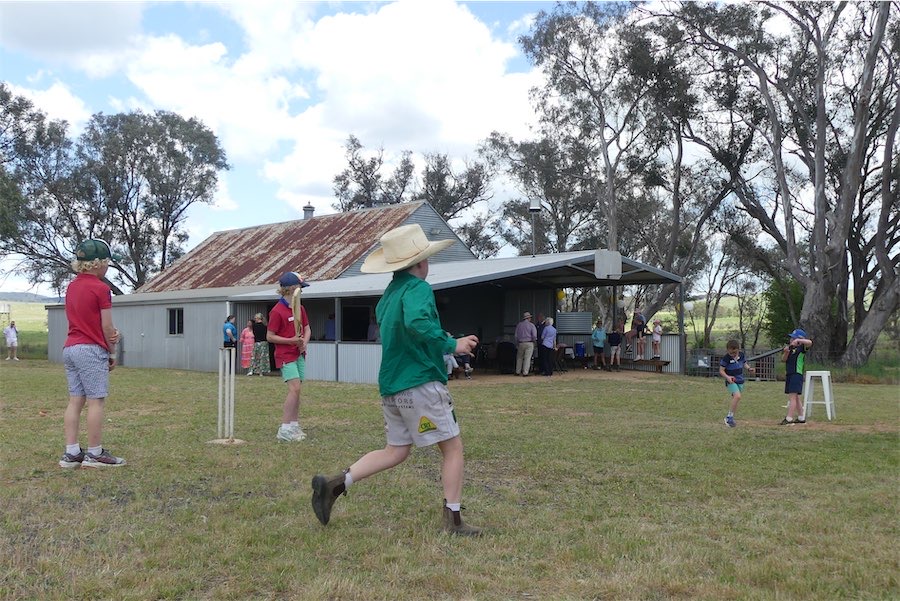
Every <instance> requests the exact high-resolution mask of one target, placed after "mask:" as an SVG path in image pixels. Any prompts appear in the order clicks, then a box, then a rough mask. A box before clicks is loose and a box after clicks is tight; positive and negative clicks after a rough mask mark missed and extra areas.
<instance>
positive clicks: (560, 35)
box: [519, 2, 653, 250]
mask: <svg viewBox="0 0 900 601" xmlns="http://www.w3.org/2000/svg"><path fill="white" fill-rule="evenodd" d="M631 8H632V5H631V4H630V3H619V2H615V3H613V2H611V3H600V2H598V3H594V2H585V3H581V4H575V3H566V4H562V3H560V4H557V6H556V8H555V9H554V10H553V11H552V12H545V11H541V12H540V13H538V15H537V17H536V18H535V22H534V25H533V29H532V32H531V33H530V35H526V36H522V37H521V38H520V39H519V42H520V44H521V46H522V48H523V50H524V52H525V55H526V56H527V57H528V58H529V59H530V60H531V61H532V62H533V63H534V64H535V65H536V66H537V67H539V68H540V69H541V70H542V71H543V73H544V75H545V77H546V85H545V86H544V87H541V88H536V89H534V90H533V91H532V97H533V98H534V101H535V105H536V108H537V110H538V112H539V114H540V116H541V121H542V125H543V127H544V130H545V131H548V130H552V131H556V132H560V134H559V135H561V136H563V137H564V138H566V139H567V140H569V142H570V143H569V146H570V147H572V148H580V149H582V151H581V153H582V154H583V155H584V159H585V165H586V167H587V168H588V170H587V171H586V172H585V173H584V174H583V177H585V178H587V179H588V180H589V183H588V185H586V186H585V188H586V189H587V190H589V191H590V193H591V194H592V195H593V197H594V202H595V204H596V206H597V208H598V209H599V210H600V212H601V213H602V215H603V217H604V221H605V229H606V235H607V239H606V246H607V247H608V248H609V249H610V250H619V236H620V220H619V204H618V189H619V188H620V187H621V186H622V185H624V184H625V183H626V182H627V181H628V180H629V179H630V178H631V177H633V175H634V172H635V171H636V169H635V167H636V166H638V165H641V164H644V163H646V162H647V160H648V158H649V156H652V153H653V149H652V146H649V145H647V144H641V142H642V141H645V139H646V137H647V136H649V135H651V134H652V133H653V129H652V128H651V127H650V121H648V118H647V117H648V113H647V111H646V110H644V109H645V106H646V104H647V102H648V98H649V91H648V90H647V89H646V87H644V86H642V85H640V81H639V80H638V79H635V78H634V77H633V73H632V70H631V69H630V65H629V64H628V62H627V61H626V60H624V57H623V55H622V52H621V50H622V47H623V45H622V40H623V39H625V37H627V33H625V32H626V31H627V28H626V27H625V24H626V20H627V18H628V15H629V13H630V11H631Z"/></svg>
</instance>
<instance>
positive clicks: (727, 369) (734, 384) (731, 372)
mask: <svg viewBox="0 0 900 601" xmlns="http://www.w3.org/2000/svg"><path fill="white" fill-rule="evenodd" d="M725 350H726V351H727V352H726V353H725V356H724V357H722V360H721V361H719V375H720V376H722V377H723V378H725V387H726V388H727V389H728V392H730V393H731V407H730V409H729V411H728V415H726V416H725V425H727V426H728V427H729V428H734V427H735V426H736V425H737V424H735V423H734V412H735V411H737V406H738V403H740V402H741V394H742V393H743V392H744V365H745V364H746V363H747V357H746V356H744V352H743V351H742V350H741V343H740V342H738V341H737V340H729V341H728V344H726V345H725ZM747 369H748V370H749V371H750V373H756V369H755V368H753V367H750V366H749V365H748V366H747ZM720 415H721V414H720Z"/></svg>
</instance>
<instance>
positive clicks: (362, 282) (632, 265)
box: [229, 250, 682, 302]
mask: <svg viewBox="0 0 900 601" xmlns="http://www.w3.org/2000/svg"><path fill="white" fill-rule="evenodd" d="M596 253H597V251H593V250H579V251H572V252H564V253H555V254H549V255H537V256H534V257H532V256H524V257H507V258H496V259H476V260H472V261H452V262H447V263H433V264H431V265H429V268H428V278H427V279H428V283H429V284H431V287H432V288H433V289H434V290H444V289H449V288H458V287H462V286H473V285H478V284H490V285H492V286H498V287H500V288H506V289H534V288H551V289H552V288H579V287H585V288H589V287H594V286H625V285H631V284H678V283H680V282H681V280H682V278H681V276H678V275H676V274H674V273H669V272H667V271H664V270H662V269H657V268H655V267H651V266H649V265H645V264H643V263H640V262H638V261H634V260H632V259H628V258H626V257H622V267H621V271H620V272H619V274H616V275H617V276H619V277H613V278H610V277H603V278H598V277H597V276H596V275H595V274H594V261H595V258H596ZM438 254H440V253H438ZM435 256H437V255H435ZM393 277H394V274H392V273H378V274H370V275H361V276H356V277H348V278H340V279H338V280H331V281H320V282H313V283H312V285H310V287H309V288H304V289H303V297H304V298H309V299H314V298H349V297H360V296H381V295H382V294H383V293H384V290H385V288H387V286H388V284H390V283H391V279H392V278H393ZM274 298H277V294H276V292H275V290H274V289H267V290H256V291H248V292H244V293H235V294H234V295H232V296H230V297H229V299H230V300H232V301H236V302H252V301H258V300H271V299H274Z"/></svg>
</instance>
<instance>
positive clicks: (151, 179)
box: [0, 85, 228, 294]
mask: <svg viewBox="0 0 900 601" xmlns="http://www.w3.org/2000/svg"><path fill="white" fill-rule="evenodd" d="M0 162H2V168H3V172H4V178H3V179H4V180H5V181H6V185H4V186H3V187H2V190H3V196H2V199H0V200H2V203H0V207H2V209H0V231H2V234H3V235H2V236H0V254H2V255H3V256H4V257H18V258H19V259H18V262H17V263H16V267H15V268H14V269H15V271H17V272H18V273H22V274H24V275H26V276H28V277H29V278H30V279H31V281H33V282H46V283H49V284H51V285H53V286H54V287H55V288H56V289H57V290H61V289H62V287H63V285H64V284H65V282H66V281H68V279H70V278H71V277H72V272H71V268H70V265H69V263H70V261H71V258H72V256H73V250H74V248H75V245H76V244H77V243H78V242H79V241H80V240H83V239H85V238H91V237H94V238H103V239H105V240H107V241H109V242H110V244H111V245H112V247H113V249H114V251H115V252H117V253H119V254H121V255H123V256H124V258H123V260H122V261H120V262H114V263H113V265H112V267H111V269H110V271H109V272H108V274H107V279H108V280H109V283H110V285H111V287H112V290H113V292H114V293H116V294H121V293H123V292H125V291H126V290H127V289H130V288H139V287H140V286H141V285H143V284H144V282H146V281H147V279H149V278H150V277H152V276H153V275H154V274H155V273H158V272H159V271H162V270H164V269H165V268H166V266H167V264H168V262H169V259H170V258H171V256H172V253H175V254H176V255H177V254H178V253H180V252H181V248H182V246H183V244H184V241H185V239H186V238H185V236H186V235H185V231H184V222H185V219H186V217H187V210H188V208H189V207H190V206H192V205H194V204H196V203H210V202H212V200H213V195H214V193H215V189H216V185H217V181H218V172H219V171H220V170H222V169H227V168H228V165H227V162H226V160H225V153H224V151H223V150H222V149H221V147H220V146H219V143H218V140H217V139H216V137H215V135H214V134H213V133H212V132H211V131H210V130H209V129H208V128H206V127H205V126H204V125H203V124H202V123H200V122H199V121H196V120H194V119H184V118H182V117H180V116H178V115H176V114H174V113H168V112H164V111H158V112H156V113H152V114H148V113H143V112H133V113H127V114H116V115H103V114H96V115H94V116H93V117H92V118H91V119H90V121H89V122H88V124H87V126H86V128H85V131H84V133H83V134H82V135H81V136H79V138H78V139H77V140H72V139H70V138H69V136H68V125H67V124H66V123H65V122H63V121H53V120H48V119H47V118H46V115H45V114H44V113H43V112H41V111H40V110H38V109H37V108H35V107H34V106H33V105H32V104H31V103H30V102H28V101H24V100H23V99H21V98H17V97H15V96H13V95H12V94H11V93H9V90H8V88H7V87H6V86H4V85H0Z"/></svg>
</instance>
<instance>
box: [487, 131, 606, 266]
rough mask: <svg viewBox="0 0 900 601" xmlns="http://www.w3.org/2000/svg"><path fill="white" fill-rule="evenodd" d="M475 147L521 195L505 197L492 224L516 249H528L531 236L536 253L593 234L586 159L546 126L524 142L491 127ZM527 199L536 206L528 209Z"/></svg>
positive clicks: (573, 245) (575, 244)
mask: <svg viewBox="0 0 900 601" xmlns="http://www.w3.org/2000/svg"><path fill="white" fill-rule="evenodd" d="M480 152H481V154H482V156H484V157H485V158H486V160H488V161H489V162H490V163H491V164H493V165H497V166H498V167H499V168H502V169H504V170H505V171H506V173H507V174H508V176H509V177H510V178H511V180H512V182H513V184H514V185H515V186H516V188H517V189H518V190H519V192H521V193H522V194H523V195H524V197H525V198H524V199H515V200H512V201H510V202H507V203H506V204H505V205H504V206H503V208H502V210H501V215H500V223H499V224H498V225H497V228H498V233H499V234H500V236H501V237H502V238H503V240H504V241H505V242H506V243H507V244H509V245H511V246H512V247H513V248H516V249H517V250H518V251H519V254H522V255H524V254H530V253H531V251H532V242H533V243H534V249H535V251H536V252H539V253H548V252H565V251H568V250H577V249H579V248H584V247H585V241H586V240H591V239H592V238H593V237H594V236H595V234H596V231H597V230H596V224H597V222H596V219H595V209H596V204H595V195H594V193H593V189H592V182H591V181H590V180H589V179H588V178H586V177H584V176H583V174H584V170H585V168H586V164H585V162H584V160H583V155H582V154H581V153H580V152H579V151H578V149H577V148H576V149H575V150H574V151H573V148H572V145H569V146H567V145H566V141H565V140H561V139H559V138H558V137H555V136H554V135H553V134H552V132H546V135H545V136H544V137H542V138H541V139H539V140H536V141H526V142H517V141H515V140H513V139H512V138H511V137H510V136H507V135H504V134H501V133H498V132H493V133H492V134H491V136H490V137H489V138H488V139H487V140H486V141H485V142H484V143H483V144H482V147H481V149H480ZM531 201H535V202H536V203H537V204H538V205H539V206H540V210H539V211H536V214H534V215H532V212H531V208H532V207H531ZM535 208H537V207H535ZM532 221H533V222H534V224H535V231H532V229H531V223H532Z"/></svg>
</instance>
